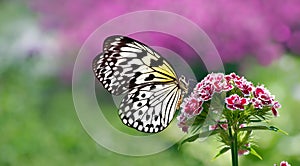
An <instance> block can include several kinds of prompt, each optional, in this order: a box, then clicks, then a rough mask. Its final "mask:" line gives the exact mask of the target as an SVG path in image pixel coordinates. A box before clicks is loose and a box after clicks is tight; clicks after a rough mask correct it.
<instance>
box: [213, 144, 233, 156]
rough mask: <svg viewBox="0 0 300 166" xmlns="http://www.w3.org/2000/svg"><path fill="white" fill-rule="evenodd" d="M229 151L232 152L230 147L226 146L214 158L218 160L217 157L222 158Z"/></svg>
mask: <svg viewBox="0 0 300 166" xmlns="http://www.w3.org/2000/svg"><path fill="white" fill-rule="evenodd" d="M228 150H230V147H228V146H226V147H224V148H222V149H221V150H220V151H219V153H218V154H217V155H216V156H215V157H214V158H213V159H216V158H217V157H219V156H221V155H222V154H224V153H226V152H227V151H228Z"/></svg>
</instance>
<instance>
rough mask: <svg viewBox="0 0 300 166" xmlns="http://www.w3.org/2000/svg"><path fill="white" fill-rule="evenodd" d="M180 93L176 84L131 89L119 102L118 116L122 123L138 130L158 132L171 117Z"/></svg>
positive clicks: (165, 125)
mask: <svg viewBox="0 0 300 166" xmlns="http://www.w3.org/2000/svg"><path fill="white" fill-rule="evenodd" d="M180 94H181V93H180V89H179V87H178V86H177V85H176V84H156V85H146V86H143V87H139V88H136V89H132V90H131V91H130V92H129V93H128V94H127V95H126V96H125V97H124V99H123V101H122V102H121V105H120V108H119V116H120V117H121V119H122V121H123V123H124V124H126V125H128V126H130V127H133V128H135V129H137V130H139V131H143V132H148V133H153V132H159V131H161V130H163V129H165V128H166V127H167V126H168V125H169V123H170V122H171V120H172V119H173V116H174V114H175V110H176V106H177V102H178V100H179V98H180Z"/></svg>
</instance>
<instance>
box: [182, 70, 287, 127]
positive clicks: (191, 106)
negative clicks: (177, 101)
mask: <svg viewBox="0 0 300 166" xmlns="http://www.w3.org/2000/svg"><path fill="white" fill-rule="evenodd" d="M221 92H227V95H228V96H227V97H226V98H225V104H226V106H225V108H226V109H228V110H232V111H243V110H245V109H248V108H250V106H251V105H253V107H252V108H254V109H257V110H258V111H259V110H260V109H263V108H270V110H271V111H272V113H273V115H274V116H275V117H276V116H278V115H279V114H278V111H277V109H278V108H280V107H281V106H280V104H279V103H278V101H275V97H274V96H273V95H271V93H270V92H269V90H268V89H266V88H265V87H264V86H257V87H255V86H254V85H253V84H252V83H251V82H249V81H247V80H246V79H245V78H244V77H240V76H238V75H236V74H235V73H231V74H228V75H224V74H222V73H211V74H209V75H207V76H206V77H205V78H204V79H203V80H202V81H201V82H200V83H198V84H197V85H196V87H195V88H194V90H193V92H192V93H191V95H190V96H189V97H188V98H185V100H184V102H183V103H182V105H181V108H182V109H181V114H180V115H179V117H178V120H179V124H178V125H179V127H180V128H182V130H183V131H184V132H187V131H188V128H189V126H190V125H191V124H190V123H192V122H190V121H191V120H193V117H195V116H197V115H199V114H200V113H201V112H202V111H203V104H204V103H206V102H209V100H211V99H212V96H213V94H214V93H221ZM225 108H224V109H225ZM210 127H211V130H213V129H216V128H217V127H218V126H210ZM222 127H223V126H222ZM225 128H226V127H225Z"/></svg>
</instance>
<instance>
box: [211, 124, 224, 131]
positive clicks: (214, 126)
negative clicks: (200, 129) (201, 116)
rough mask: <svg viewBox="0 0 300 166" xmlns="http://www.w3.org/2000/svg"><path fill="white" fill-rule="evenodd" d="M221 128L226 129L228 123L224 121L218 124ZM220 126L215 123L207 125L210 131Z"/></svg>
mask: <svg viewBox="0 0 300 166" xmlns="http://www.w3.org/2000/svg"><path fill="white" fill-rule="evenodd" d="M220 126H221V128H222V129H223V130H227V129H228V124H226V123H224V124H220ZM218 128H220V127H219V125H218V124H215V125H209V127H208V130H210V131H212V130H216V129H218Z"/></svg>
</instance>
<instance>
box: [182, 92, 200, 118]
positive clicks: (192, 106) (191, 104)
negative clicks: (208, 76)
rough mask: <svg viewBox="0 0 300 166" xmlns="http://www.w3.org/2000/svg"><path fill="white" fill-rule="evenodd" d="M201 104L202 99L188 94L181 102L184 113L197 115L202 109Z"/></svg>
mask: <svg viewBox="0 0 300 166" xmlns="http://www.w3.org/2000/svg"><path fill="white" fill-rule="evenodd" d="M202 104H203V101H202V100H200V99H199V98H195V97H193V96H190V97H188V98H186V99H185V101H184V103H183V110H184V113H185V114H187V115H189V116H195V115H198V114H200V113H201V111H202V110H203V107H202Z"/></svg>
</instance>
